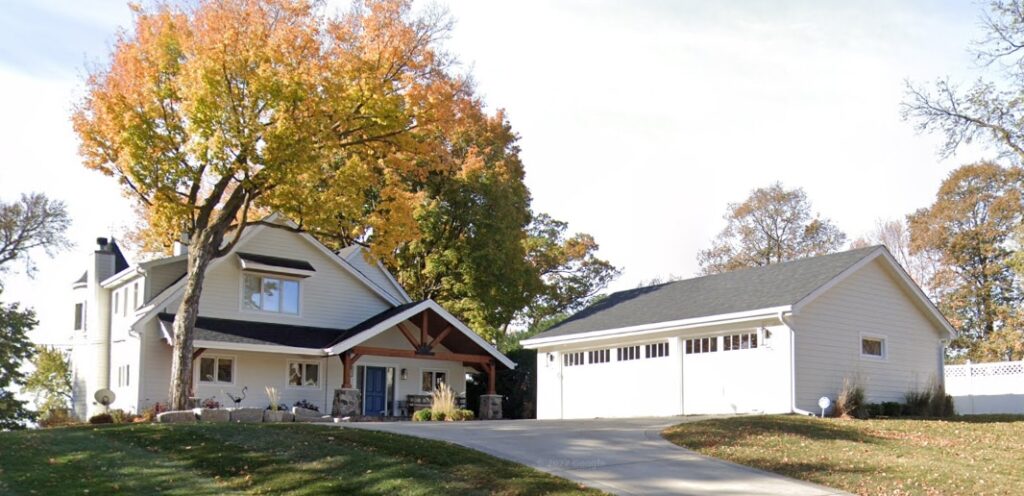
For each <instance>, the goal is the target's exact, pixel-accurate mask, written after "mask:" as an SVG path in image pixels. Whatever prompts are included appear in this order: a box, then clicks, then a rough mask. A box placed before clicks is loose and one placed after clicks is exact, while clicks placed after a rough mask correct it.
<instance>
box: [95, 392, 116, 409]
mask: <svg viewBox="0 0 1024 496" xmlns="http://www.w3.org/2000/svg"><path fill="white" fill-rule="evenodd" d="M92 397H93V398H95V399H96V403H99V404H101V405H103V406H110V404H111V403H113V402H114V399H115V397H116V396H115V395H114V392H113V391H111V390H109V389H100V390H98V391H96V393H95V394H93V395H92Z"/></svg>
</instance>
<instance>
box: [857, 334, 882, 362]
mask: <svg viewBox="0 0 1024 496" xmlns="http://www.w3.org/2000/svg"><path fill="white" fill-rule="evenodd" d="M888 353H889V350H888V346H887V345H886V339H885V336H871V335H866V334H861V336H860V356H862V357H864V358H873V359H876V360H884V359H885V357H886V355H887V354H888Z"/></svg>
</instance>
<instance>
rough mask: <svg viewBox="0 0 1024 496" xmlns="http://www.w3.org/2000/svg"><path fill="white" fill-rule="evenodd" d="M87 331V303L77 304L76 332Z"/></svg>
mask: <svg viewBox="0 0 1024 496" xmlns="http://www.w3.org/2000/svg"><path fill="white" fill-rule="evenodd" d="M82 329H85V303H75V330H76V331H81V330H82Z"/></svg>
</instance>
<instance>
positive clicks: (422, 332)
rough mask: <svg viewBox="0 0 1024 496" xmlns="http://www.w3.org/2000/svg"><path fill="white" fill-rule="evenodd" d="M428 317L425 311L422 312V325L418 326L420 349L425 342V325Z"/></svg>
mask: <svg viewBox="0 0 1024 496" xmlns="http://www.w3.org/2000/svg"><path fill="white" fill-rule="evenodd" d="M429 317H430V316H429V315H427V311H426V310H424V311H423V318H422V319H421V321H422V324H421V325H420V347H422V346H423V345H424V344H426V342H427V325H428V323H429Z"/></svg>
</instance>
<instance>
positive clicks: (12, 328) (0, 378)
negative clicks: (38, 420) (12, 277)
mask: <svg viewBox="0 0 1024 496" xmlns="http://www.w3.org/2000/svg"><path fill="white" fill-rule="evenodd" d="M38 323H39V322H38V321H37V320H36V315H35V312H33V311H32V310H30V309H26V310H22V309H20V308H18V304H17V303H14V304H4V303H0V430H11V429H21V428H24V427H25V424H26V423H27V422H30V421H32V420H33V419H34V418H35V415H34V413H33V412H32V411H30V410H28V409H27V408H25V401H22V400H19V399H18V398H16V397H15V396H14V392H13V391H11V386H14V385H21V384H24V383H25V374H24V372H22V371H21V365H22V363H24V362H25V361H26V360H28V359H30V358H32V353H33V348H32V342H31V341H30V340H29V338H28V331H30V330H32V329H33V328H34V327H35V326H36V325H37V324H38Z"/></svg>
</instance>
